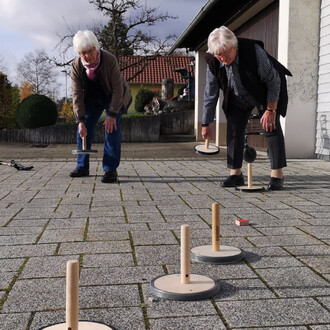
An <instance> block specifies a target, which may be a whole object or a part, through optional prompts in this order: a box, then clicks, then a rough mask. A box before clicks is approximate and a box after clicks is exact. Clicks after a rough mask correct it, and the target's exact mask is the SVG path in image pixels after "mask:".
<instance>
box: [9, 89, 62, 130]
mask: <svg viewBox="0 0 330 330" xmlns="http://www.w3.org/2000/svg"><path fill="white" fill-rule="evenodd" d="M57 116H58V114H57V108H56V104H55V103H54V102H53V101H52V100H51V99H50V98H49V97H47V96H45V95H38V94H33V95H30V96H29V97H27V98H25V99H24V100H23V101H22V102H21V103H20V104H19V106H18V109H17V117H16V120H17V124H18V126H19V127H21V128H36V127H42V126H49V125H54V124H55V123H56V120H57Z"/></svg>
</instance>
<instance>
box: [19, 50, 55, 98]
mask: <svg viewBox="0 0 330 330" xmlns="http://www.w3.org/2000/svg"><path fill="white" fill-rule="evenodd" d="M17 72H18V77H19V80H20V81H21V83H23V82H25V81H27V82H28V83H30V84H31V85H33V92H34V93H36V94H44V95H50V96H51V94H52V91H53V89H54V85H55V82H56V76H57V73H56V72H55V67H54V65H53V64H52V63H51V62H50V60H49V57H48V55H47V53H46V52H45V51H44V50H35V51H34V52H30V53H28V54H26V55H25V56H24V57H23V59H22V60H21V62H19V64H18V66H17Z"/></svg>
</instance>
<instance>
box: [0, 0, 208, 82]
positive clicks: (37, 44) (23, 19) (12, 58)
mask: <svg viewBox="0 0 330 330" xmlns="http://www.w3.org/2000/svg"><path fill="white" fill-rule="evenodd" d="M141 3H142V4H146V5H147V7H156V8H158V11H159V12H163V13H165V12H167V13H168V14H169V15H172V16H178V19H176V20H168V21H167V22H165V23H159V24H157V26H155V27H154V28H153V29H154V30H153V31H152V33H153V34H155V35H156V34H158V33H159V34H161V35H165V34H166V35H167V34H176V35H177V36H178V37H179V36H180V34H181V33H182V32H183V31H184V30H185V29H186V27H187V26H188V25H189V23H190V22H191V21H192V20H193V18H194V17H195V16H196V15H197V14H198V12H199V11H200V10H201V8H202V7H203V6H204V5H205V4H206V3H207V0H141ZM100 21H101V22H106V20H105V18H104V16H103V14H102V13H101V12H100V11H97V10H96V9H95V7H94V6H93V5H92V4H90V3H89V1H88V0H0V59H2V61H0V66H1V67H3V68H4V69H5V70H4V71H5V73H6V74H7V75H8V77H9V80H10V81H14V80H15V71H16V66H17V64H18V62H19V61H20V60H21V59H22V58H23V57H24V55H26V54H27V53H29V52H33V51H34V50H36V49H44V50H45V51H46V52H47V53H48V54H49V55H58V51H54V48H55V46H56V45H57V43H58V42H59V37H58V35H62V36H64V35H67V34H68V28H67V25H68V26H69V27H70V28H73V31H74V32H75V31H78V30H79V29H88V28H90V27H91V26H93V25H95V24H97V23H99V22H100ZM66 24H67V25H66Z"/></svg>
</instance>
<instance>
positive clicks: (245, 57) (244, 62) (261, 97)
mask: <svg viewBox="0 0 330 330" xmlns="http://www.w3.org/2000/svg"><path fill="white" fill-rule="evenodd" d="M237 40H238V55H239V73H240V78H241V81H242V84H243V86H244V88H245V89H246V90H247V91H248V92H249V93H250V94H251V95H252V96H253V97H254V98H255V99H256V100H257V101H258V102H259V103H260V104H262V105H263V106H264V107H265V108H266V106H267V86H266V84H264V83H262V82H261V81H260V77H259V75H258V63H257V57H256V51H255V44H256V43H257V44H258V45H260V46H261V47H262V48H264V43H263V42H262V41H259V40H251V39H245V38H237ZM266 54H267V55H268V58H269V60H270V61H271V63H272V64H273V66H274V68H275V70H276V71H277V72H278V74H279V76H280V79H281V88H280V95H279V100H278V104H277V111H278V113H279V114H280V115H281V116H283V117H285V115H286V109H287V105H288V91H287V84H286V78H285V76H286V75H287V76H292V74H291V72H290V71H289V70H288V69H286V68H285V67H284V66H283V65H282V64H281V63H280V62H278V61H277V60H276V59H275V58H274V57H272V56H271V55H269V54H268V53H267V52H266ZM205 59H206V62H207V64H208V65H209V68H210V70H211V72H212V74H213V75H214V76H215V77H217V79H218V82H219V85H220V88H221V89H222V91H223V95H224V100H223V104H222V108H223V110H224V112H225V113H226V112H227V110H228V103H230V97H229V96H230V93H229V88H228V78H227V74H226V68H225V67H224V66H222V67H220V65H219V64H220V63H219V61H218V59H217V58H216V57H214V56H213V55H212V54H210V53H206V55H205Z"/></svg>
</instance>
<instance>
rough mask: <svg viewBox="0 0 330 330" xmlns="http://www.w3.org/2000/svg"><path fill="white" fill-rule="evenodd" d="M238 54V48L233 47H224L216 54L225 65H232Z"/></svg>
mask: <svg viewBox="0 0 330 330" xmlns="http://www.w3.org/2000/svg"><path fill="white" fill-rule="evenodd" d="M236 54H237V48H236V47H231V48H226V49H222V50H221V51H220V52H218V53H217V54H215V55H214V56H215V57H216V58H217V59H218V60H219V61H220V62H221V63H223V64H224V65H230V64H231V63H233V62H234V60H235V57H236Z"/></svg>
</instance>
